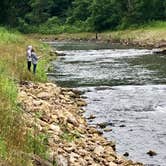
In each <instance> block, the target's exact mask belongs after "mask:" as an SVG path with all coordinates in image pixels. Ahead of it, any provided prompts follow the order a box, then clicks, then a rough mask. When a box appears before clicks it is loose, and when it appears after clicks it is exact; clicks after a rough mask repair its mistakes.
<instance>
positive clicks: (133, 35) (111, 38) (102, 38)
mask: <svg viewBox="0 0 166 166" xmlns="http://www.w3.org/2000/svg"><path fill="white" fill-rule="evenodd" d="M30 36H31V35H30ZM33 38H36V39H40V40H41V41H57V40H58V41H64V40H65V41H72V40H74V41H98V42H108V43H121V44H123V45H131V46H139V47H144V48H145V47H146V48H163V47H166V31H165V28H164V27H161V28H154V27H147V28H138V29H127V30H121V31H120V30H119V31H108V32H102V33H98V34H97V37H96V33H90V32H89V33H88V32H82V33H70V34H69V33H63V34H55V35H54V34H51V35H41V34H33Z"/></svg>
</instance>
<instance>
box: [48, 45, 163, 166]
mask: <svg viewBox="0 0 166 166" xmlns="http://www.w3.org/2000/svg"><path fill="white" fill-rule="evenodd" d="M54 44H55V46H56V48H58V49H59V50H63V52H64V53H65V54H66V55H65V56H63V57H59V58H58V60H57V61H53V62H52V64H53V66H54V70H53V71H52V72H51V73H48V76H49V79H50V80H52V81H54V82H56V83H58V84H60V85H61V86H67V87H74V88H79V89H80V90H82V91H84V92H85V93H84V95H85V96H86V97H87V99H86V100H87V102H88V106H87V107H86V108H85V109H86V110H87V111H86V113H85V116H86V117H89V115H91V114H93V115H95V116H96V118H95V119H94V120H89V124H91V125H95V124H98V123H101V122H107V123H108V124H109V126H107V128H111V129H112V131H109V132H104V136H106V137H107V138H108V139H110V140H113V141H115V140H116V145H117V151H118V152H119V153H121V154H124V153H125V152H129V154H130V156H129V158H131V159H134V160H138V161H141V162H144V163H145V164H149V165H150V164H151V165H152V164H153V165H161V166H164V165H165V163H166V139H165V136H166V129H165V126H166V121H165V119H166V85H165V82H166V67H165V61H166V57H165V56H163V55H153V54H152V51H151V50H146V49H132V48H127V49H126V48H124V47H121V46H118V45H115V46H110V45H109V44H102V43H100V44H96V43H63V42H61V43H52V45H54ZM73 49H74V50H73ZM149 150H154V151H156V152H157V153H158V155H157V156H154V157H149V156H148V155H147V154H146V152H148V151H149Z"/></svg>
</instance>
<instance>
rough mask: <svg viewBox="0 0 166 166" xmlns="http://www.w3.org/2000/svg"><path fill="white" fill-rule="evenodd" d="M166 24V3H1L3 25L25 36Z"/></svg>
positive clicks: (84, 0)
mask: <svg viewBox="0 0 166 166" xmlns="http://www.w3.org/2000/svg"><path fill="white" fill-rule="evenodd" d="M165 20H166V0H22V1H19V0H1V1H0V24H1V25H3V26H8V27H13V28H17V29H18V30H20V31H21V32H24V33H33V32H39V33H61V32H81V31H95V32H100V31H105V30H110V29H111V30H115V29H124V28H128V27H131V26H139V25H142V24H145V23H148V22H152V21H165Z"/></svg>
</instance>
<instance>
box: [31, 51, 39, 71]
mask: <svg viewBox="0 0 166 166" xmlns="http://www.w3.org/2000/svg"><path fill="white" fill-rule="evenodd" d="M31 58H32V64H33V73H34V74H36V68H37V63H38V59H39V58H40V57H38V56H37V55H36V53H35V50H34V49H32V50H31Z"/></svg>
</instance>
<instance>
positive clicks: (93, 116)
mask: <svg viewBox="0 0 166 166" xmlns="http://www.w3.org/2000/svg"><path fill="white" fill-rule="evenodd" d="M95 118H96V116H95V115H93V114H91V115H90V116H89V117H88V118H87V119H95Z"/></svg>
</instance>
